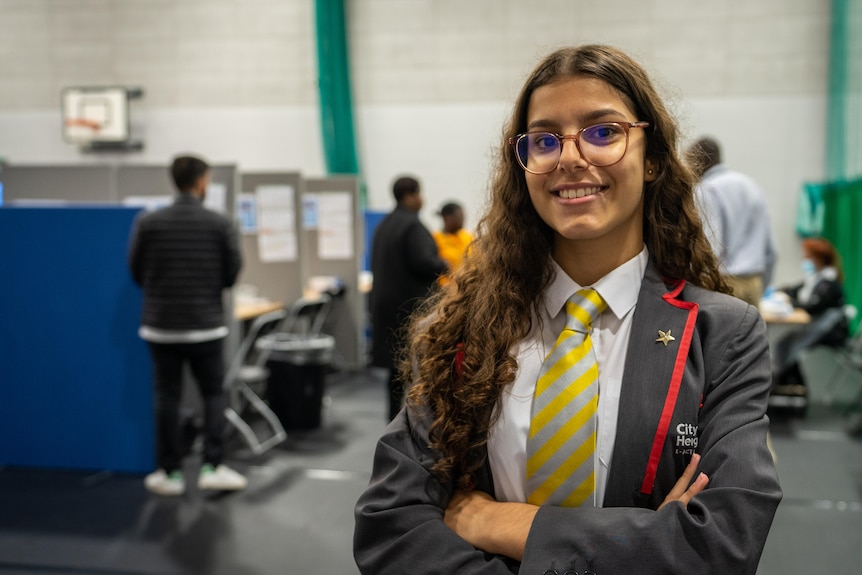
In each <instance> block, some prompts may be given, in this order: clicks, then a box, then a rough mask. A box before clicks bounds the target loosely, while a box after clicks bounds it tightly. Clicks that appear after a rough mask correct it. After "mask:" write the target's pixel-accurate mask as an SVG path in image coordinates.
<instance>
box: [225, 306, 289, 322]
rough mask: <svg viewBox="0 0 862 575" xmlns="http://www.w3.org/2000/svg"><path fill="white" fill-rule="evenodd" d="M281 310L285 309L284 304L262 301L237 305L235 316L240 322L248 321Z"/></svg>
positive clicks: (234, 311)
mask: <svg viewBox="0 0 862 575" xmlns="http://www.w3.org/2000/svg"><path fill="white" fill-rule="evenodd" d="M280 309H284V304H283V303H281V302H280V301H260V302H254V303H242V304H237V305H235V306H234V310H233V314H234V316H235V317H236V319H238V320H239V321H247V320H250V319H254V318H256V317H258V316H261V315H263V314H265V313H269V312H271V311H277V310H280Z"/></svg>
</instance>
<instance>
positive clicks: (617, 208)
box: [354, 45, 781, 575]
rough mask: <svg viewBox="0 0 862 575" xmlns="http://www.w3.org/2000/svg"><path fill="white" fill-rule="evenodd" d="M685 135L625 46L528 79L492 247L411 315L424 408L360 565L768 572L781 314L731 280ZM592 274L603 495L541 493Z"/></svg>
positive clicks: (362, 526) (487, 225) (359, 515)
mask: <svg viewBox="0 0 862 575" xmlns="http://www.w3.org/2000/svg"><path fill="white" fill-rule="evenodd" d="M676 146H677V128H676V126H675V124H674V122H673V120H672V118H671V116H670V114H669V113H668V111H667V110H666V109H665V107H664V105H663V104H662V102H661V100H660V98H659V97H658V95H657V94H656V92H655V90H654V89H653V87H652V84H651V83H650V81H649V78H648V77H647V75H646V73H645V72H644V71H643V69H642V68H641V67H640V66H639V65H638V64H637V63H636V62H634V61H633V60H632V59H630V58H629V57H628V56H626V55H625V54H623V53H621V52H620V51H618V50H616V49H614V48H610V47H606V46H596V45H589V46H582V47H578V48H569V49H562V50H559V51H557V52H554V53H553V54H551V55H549V56H548V57H547V58H545V59H544V60H543V61H542V62H541V63H540V64H539V65H538V67H537V68H536V69H535V70H534V72H533V73H532V75H531V76H530V77H529V78H528V80H527V82H526V84H525V86H524V87H523V89H522V91H521V94H520V96H519V98H518V100H517V102H516V104H515V108H514V112H513V115H512V118H511V120H510V122H509V123H508V125H507V127H506V129H505V134H504V138H503V142H502V145H501V148H500V153H499V157H498V165H497V166H496V171H495V174H496V175H495V177H494V180H493V182H492V184H491V190H490V204H489V207H488V211H487V213H486V215H485V217H484V218H483V221H482V223H481V224H480V227H479V233H478V236H477V240H476V242H475V243H474V244H473V248H472V249H471V251H470V254H469V256H468V257H467V259H466V260H465V262H464V265H463V266H462V267H461V269H460V270H459V271H458V272H456V274H455V276H454V281H453V282H452V283H450V284H449V285H448V286H447V289H445V290H442V292H441V293H440V294H438V296H437V297H436V299H435V300H434V301H433V302H430V304H429V305H428V306H427V308H426V309H425V313H424V314H423V315H422V316H421V317H418V318H416V321H415V322H414V324H413V327H412V332H411V333H412V338H411V346H410V349H409V350H408V354H409V357H407V358H406V360H405V369H404V372H405V375H406V376H409V379H410V380H411V381H412V382H413V385H412V388H411V390H410V396H409V402H408V407H407V408H406V409H405V410H403V411H402V412H401V413H400V414H399V415H398V417H397V418H396V419H395V420H394V421H393V422H392V423H391V424H390V425H389V427H387V429H386V430H385V432H384V434H383V436H382V437H381V439H380V441H379V443H378V446H377V450H376V453H375V457H374V470H373V475H372V479H371V483H370V484H369V487H368V489H367V490H366V491H365V493H363V495H362V496H361V497H360V499H359V502H358V504H357V508H356V530H355V538H354V554H355V557H356V561H357V564H358V565H359V567H360V570H361V571H362V572H363V573H374V574H376V575H379V574H385V573H404V572H410V573H459V574H469V573H482V574H489V573H529V574H531V575H532V574H537V575H540V574H542V573H545V572H549V573H552V574H553V573H558V574H559V575H563V574H564V573H573V572H579V573H581V572H594V573H597V574H602V573H606V574H607V573H633V572H637V573H642V574H663V575H666V574H668V573H685V574H692V573H718V572H734V573H754V572H755V570H756V566H757V563H758V560H759V557H760V553H761V551H762V548H763V544H764V541H765V539H766V535H767V532H768V530H769V527H770V525H771V522H772V518H773V515H774V513H775V509H776V507H777V505H778V502H779V500H780V498H781V491H780V488H779V485H778V480H777V477H776V473H775V469H774V465H773V460H772V457H771V455H770V453H769V450H768V449H767V445H766V432H767V429H768V419H767V418H766V415H765V411H766V401H767V396H768V392H769V387H770V368H769V360H768V353H767V340H766V335H765V327H764V324H763V321H762V320H761V319H760V316H759V314H758V312H757V310H756V309H755V308H754V307H752V306H749V305H747V304H745V303H743V302H741V301H740V300H737V299H734V298H732V297H730V296H728V295H725V294H724V293H721V292H725V291H726V285H725V283H724V281H723V279H722V277H721V275H720V273H719V272H718V267H717V263H716V260H715V257H714V256H713V254H712V252H711V250H710V249H709V245H708V243H707V240H706V238H705V236H704V234H703V231H702V229H701V224H700V220H699V217H698V215H697V211H696V208H695V205H694V200H693V184H694V179H693V176H692V174H691V172H690V171H689V169H688V168H687V167H686V166H685V165H684V164H683V163H682V162H681V160H680V158H679V156H678V154H677V149H676ZM582 288H592V289H594V290H595V293H597V294H598V296H600V298H601V301H602V302H604V304H605V305H606V306H607V309H606V310H605V311H603V312H602V313H601V314H600V315H598V317H597V318H596V319H595V320H593V321H592V329H591V331H590V333H591V335H590V337H591V341H592V344H593V349H594V351H595V356H596V359H597V362H598V389H599V390H598V403H597V405H596V404H592V405H593V408H594V409H595V416H594V418H595V420H596V425H597V428H596V431H595V436H594V437H595V440H594V444H593V445H592V446H590V449H591V450H592V449H594V451H593V454H592V457H588V458H585V459H583V462H582V464H583V465H587V464H589V467H590V469H593V470H594V471H591V472H590V473H589V474H588V475H587V476H586V477H587V479H585V480H584V481H583V484H585V485H588V487H589V488H590V490H591V494H590V495H588V496H587V497H586V498H585V500H584V501H583V503H582V504H581V505H579V506H574V507H566V506H560V505H557V504H543V505H536V504H534V503H529V502H528V501H529V500H531V498H532V497H533V495H535V493H534V492H532V487H530V486H528V480H527V475H528V471H527V468H528V460H531V455H530V454H529V453H528V451H529V448H528V443H529V442H530V441H531V440H532V439H533V435H534V434H533V432H532V431H531V426H532V425H533V424H532V423H531V419H532V418H533V416H532V415H531V407H532V404H533V403H534V402H533V398H534V393H537V392H536V389H537V379H539V377H540V375H541V374H542V373H544V371H543V367H542V363H543V361H544V360H545V358H546V356H548V355H549V353H551V352H552V350H553V349H554V348H555V345H556V344H555V342H556V340H557V337H558V335H559V334H560V333H561V331H562V330H563V328H564V326H565V325H566V316H567V311H566V310H568V309H569V308H568V305H569V304H568V303H567V300H568V299H569V298H570V296H572V295H573V294H575V293H576V292H579V290H581V289H582ZM591 293H592V292H591ZM590 297H593V296H590ZM597 301H598V300H597ZM601 307H603V306H601ZM601 307H599V309H601ZM579 449H580V448H579ZM572 455H573V458H574V457H575V456H576V455H577V454H576V453H573V454H572ZM566 457H567V456H566ZM696 469H699V470H700V473H697V472H696ZM696 473H697V475H696ZM695 475H696V476H695ZM564 488H565V490H568V489H569V487H567V486H566V485H565V484H564V486H563V487H561V488H560V490H564Z"/></svg>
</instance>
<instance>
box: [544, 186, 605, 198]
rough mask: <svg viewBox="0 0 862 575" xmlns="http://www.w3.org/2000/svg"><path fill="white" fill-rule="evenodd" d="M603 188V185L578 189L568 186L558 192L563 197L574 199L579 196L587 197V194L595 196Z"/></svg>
mask: <svg viewBox="0 0 862 575" xmlns="http://www.w3.org/2000/svg"><path fill="white" fill-rule="evenodd" d="M603 189H604V187H603V186H595V187H592V188H577V189H571V188H566V189H563V190H557V191H556V194H557V195H558V196H560V198H561V199H564V200H574V199H577V198H585V197H587V196H593V195H595V194H598V193H599V192H601V191H602V190H603Z"/></svg>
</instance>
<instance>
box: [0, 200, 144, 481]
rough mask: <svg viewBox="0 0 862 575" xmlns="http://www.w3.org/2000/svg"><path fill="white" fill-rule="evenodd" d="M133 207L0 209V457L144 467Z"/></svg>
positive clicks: (75, 465) (31, 462) (3, 461)
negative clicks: (131, 264)
mask: <svg viewBox="0 0 862 575" xmlns="http://www.w3.org/2000/svg"><path fill="white" fill-rule="evenodd" d="M137 211H138V210H137V209H131V208H124V207H112V206H106V207H64V208H14V207H3V208H0V466H2V465H14V466H28V467H52V468H71V469H94V470H112V471H123V472H146V471H150V470H152V468H153V466H154V462H155V457H154V436H153V434H154V429H153V395H152V383H151V378H150V373H151V368H150V362H149V355H148V350H147V347H146V344H145V343H144V342H143V341H141V340H140V339H139V338H138V335H137V328H138V323H139V320H140V309H141V292H140V289H139V288H138V287H137V286H135V284H134V283H133V282H132V280H131V278H130V276H129V272H128V267H127V265H126V248H127V245H128V239H129V231H130V229H131V225H132V221H133V219H134V217H135V214H136V213H137Z"/></svg>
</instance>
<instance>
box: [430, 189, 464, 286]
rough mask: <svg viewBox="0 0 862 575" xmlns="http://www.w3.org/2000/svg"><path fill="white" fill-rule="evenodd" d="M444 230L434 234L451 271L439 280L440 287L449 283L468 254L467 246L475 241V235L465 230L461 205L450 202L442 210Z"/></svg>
mask: <svg viewBox="0 0 862 575" xmlns="http://www.w3.org/2000/svg"><path fill="white" fill-rule="evenodd" d="M439 215H440V217H442V218H443V229H442V230H438V231H435V232H434V233H433V236H434V241H436V242H437V251H438V252H439V254H440V258H441V259H442V260H443V261H445V262H446V263H447V264H449V271H448V272H447V273H446V274H443V275H441V276H440V278H439V280H438V281H439V282H440V285H441V286H442V285H446V284H447V283H448V282H449V276H450V275H451V274H452V273H453V272H454V271H455V270H456V269H457V268H458V266H460V265H461V260H463V259H464V255H465V254H466V253H467V246H468V245H469V244H470V242H472V241H473V234H471V233H470V232H468V231H467V230H465V229H464V210H463V209H462V208H461V206H460V205H458V204H456V203H454V202H450V203H448V204H445V205H444V206H443V207H442V208H440V212H439Z"/></svg>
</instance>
